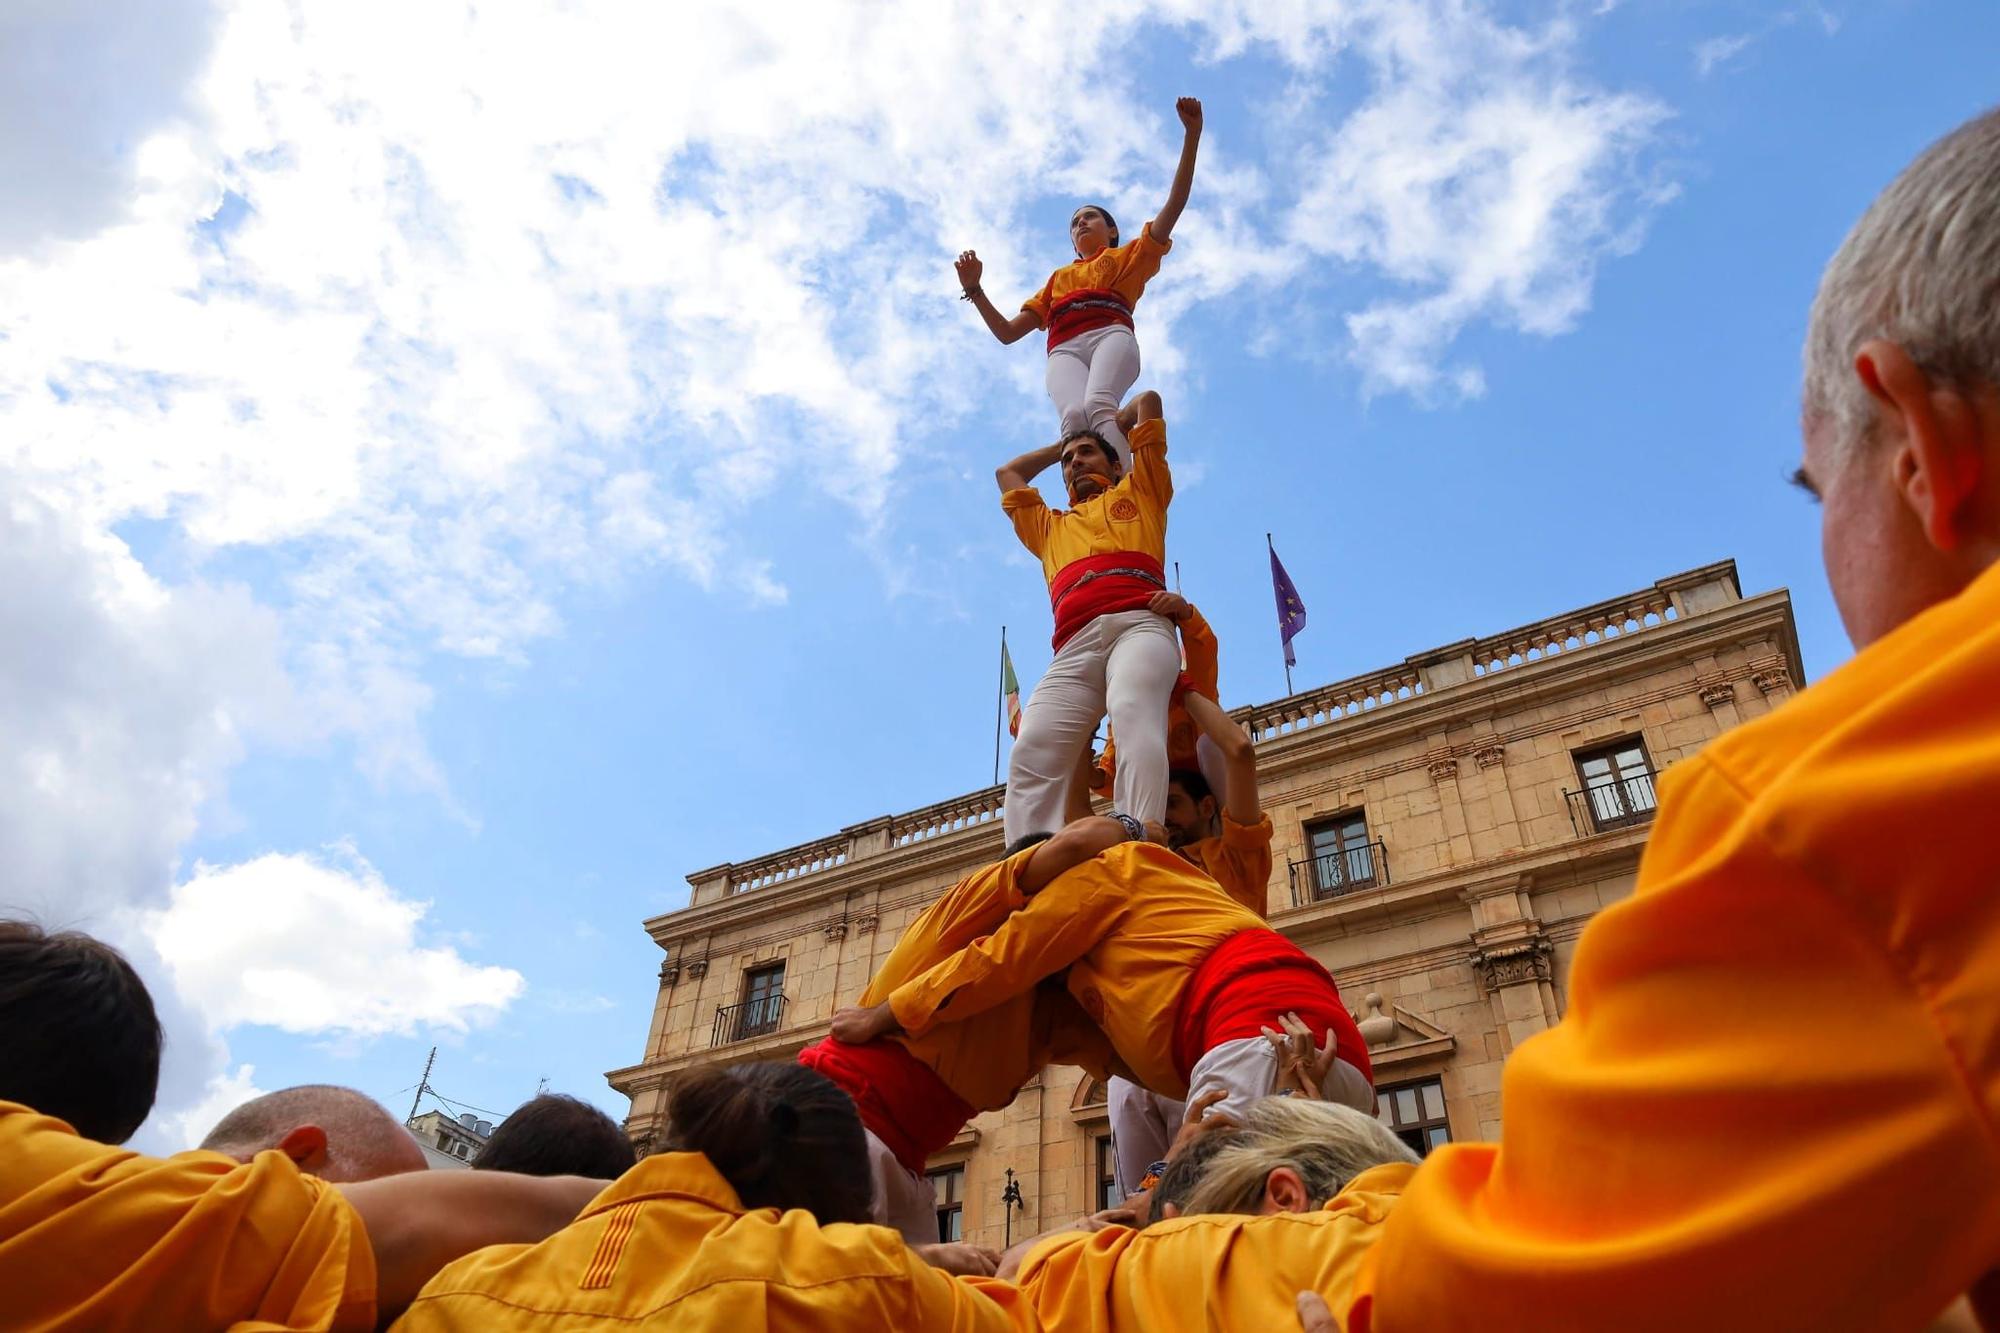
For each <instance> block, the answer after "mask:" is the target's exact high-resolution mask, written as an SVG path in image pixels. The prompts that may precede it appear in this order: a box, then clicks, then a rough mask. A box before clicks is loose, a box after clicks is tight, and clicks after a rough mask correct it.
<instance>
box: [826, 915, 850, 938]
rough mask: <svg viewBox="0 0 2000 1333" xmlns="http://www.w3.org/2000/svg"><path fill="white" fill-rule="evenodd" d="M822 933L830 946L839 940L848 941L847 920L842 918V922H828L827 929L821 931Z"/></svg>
mask: <svg viewBox="0 0 2000 1333" xmlns="http://www.w3.org/2000/svg"><path fill="white" fill-rule="evenodd" d="M821 933H822V934H824V935H825V936H826V940H827V943H829V944H832V943H834V942H835V941H838V940H844V939H846V938H847V921H846V919H845V918H842V919H841V920H838V921H829V922H827V923H826V926H825V928H824V929H823V930H822V931H821Z"/></svg>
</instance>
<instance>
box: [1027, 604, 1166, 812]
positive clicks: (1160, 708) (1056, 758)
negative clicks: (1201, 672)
mask: <svg viewBox="0 0 2000 1333" xmlns="http://www.w3.org/2000/svg"><path fill="white" fill-rule="evenodd" d="M1180 670H1181V650H1180V644H1179V642H1178V641H1177V640H1176V639H1175V638H1174V627H1173V623H1172V622H1171V621H1169V620H1168V619H1167V618H1166V617H1164V616H1156V615H1154V614H1153V613H1152V612H1151V611H1117V612H1113V613H1112V614H1110V615H1104V616H1099V617H1098V618H1097V619H1095V620H1093V621H1091V622H1090V623H1089V624H1088V625H1085V626H1084V627H1083V628H1082V629H1080V630H1078V631H1077V632H1076V633H1075V634H1072V635H1071V636H1070V637H1069V640H1068V642H1066V643H1064V644H1063V646H1062V651H1060V652H1058V653H1057V654H1056V658H1055V661H1053V662H1051V663H1049V669H1048V671H1047V672H1045V673H1044V674H1043V676H1042V678H1041V680H1039V681H1038V682H1036V684H1035V692H1034V693H1033V694H1032V695H1030V696H1029V697H1028V707H1027V708H1026V710H1024V711H1023V712H1022V714H1021V734H1020V736H1019V737H1018V738H1017V739H1016V740H1015V741H1014V749H1013V752H1012V753H1011V754H1010V755H1009V756H1008V758H1007V797H1006V801H1007V804H1006V813H1005V818H1004V820H1003V823H1004V825H1005V828H1006V838H1007V841H1008V842H1009V843H1011V842H1013V841H1014V839H1016V838H1018V837H1020V836H1021V835H1022V834H1024V833H1042V832H1054V831H1055V830H1057V829H1059V828H1061V827H1062V826H1063V798H1064V796H1065V795H1066V793H1067V792H1068V790H1069V780H1070V777H1071V775H1072V774H1073V773H1074V772H1075V769H1076V760H1077V756H1078V755H1079V754H1080V753H1082V751H1083V747H1084V746H1086V745H1088V744H1089V743H1090V735H1091V732H1093V731H1094V730H1096V728H1097V720H1098V719H1099V718H1101V717H1103V716H1104V715H1105V714H1106V713H1109V714H1110V715H1111V726H1112V729H1113V730H1114V731H1116V732H1117V733H1118V772H1117V773H1116V775H1114V776H1113V778H1112V783H1111V800H1112V804H1113V806H1114V807H1115V808H1116V809H1118V810H1119V811H1120V812H1122V813H1124V814H1128V815H1131V816H1133V817H1134V818H1135V819H1139V820H1141V821H1153V820H1158V819H1159V818H1160V817H1161V816H1162V815H1164V814H1165V813H1166V812H1167V696H1168V695H1170V694H1171V693H1172V692H1173V688H1174V678H1175V677H1176V676H1178V675H1179V674H1180Z"/></svg>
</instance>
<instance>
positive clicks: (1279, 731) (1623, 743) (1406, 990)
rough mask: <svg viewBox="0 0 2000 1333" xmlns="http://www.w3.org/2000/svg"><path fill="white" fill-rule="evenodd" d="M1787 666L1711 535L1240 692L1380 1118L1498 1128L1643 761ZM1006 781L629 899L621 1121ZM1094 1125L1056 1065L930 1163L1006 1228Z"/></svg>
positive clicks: (1083, 1160)
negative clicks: (643, 915)
mask: <svg viewBox="0 0 2000 1333" xmlns="http://www.w3.org/2000/svg"><path fill="white" fill-rule="evenodd" d="M1802 668H1803V664H1802V663H1801V661H1800V659H1799V650H1798V640H1797V633H1796V629H1795V626H1794V623H1793V619H1792V610H1791V602H1790V599H1789V597H1788V596H1787V595H1786V593H1785V592H1784V591H1782V590H1778V591H1773V592H1766V593H1762V594H1759V595H1757V596H1754V597H1749V598H1745V597H1743V596H1742V594H1741V591H1740V589H1739V586H1738V583H1737V578H1736V567H1735V564H1734V562H1733V561H1724V562H1722V563H1720V564H1716V565H1710V566H1707V567H1705V568H1702V569H1696V570H1690V571H1688V572H1687V573H1684V574H1678V575H1675V576H1673V577H1671V578H1666V579H1662V580H1660V581H1659V582H1657V583H1655V584H1654V585H1653V586H1652V587H1651V588H1648V589H1645V590H1642V591H1640V592H1637V593H1633V594H1631V595H1629V596H1625V597H1618V598H1613V599H1611V600H1609V601H1606V602H1601V603H1599V604H1597V605H1595V606H1590V607H1585V608H1582V609H1580V610H1577V611H1573V612H1569V613H1567V614H1564V615H1558V616H1553V617H1551V618H1549V619H1547V620H1544V621H1542V622H1540V623H1538V624H1535V625H1530V626H1526V627H1523V628H1521V629H1518V630H1513V631H1509V632H1507V633H1504V634H1497V635H1492V636H1490V637H1487V638H1484V639H1478V640H1465V641H1463V642H1460V643H1456V644H1451V645H1447V646H1445V647H1442V648H1438V649H1434V650H1432V651H1430V652H1426V653H1421V654H1418V655H1416V656H1413V657H1410V658H1408V659H1406V660H1405V661H1404V662H1403V663H1402V664H1400V665H1398V666H1394V667H1389V668H1386V669H1384V670H1381V671H1376V672H1371V673H1369V674H1367V675H1364V676H1360V677H1356V678H1355V679H1352V680H1348V681H1342V682H1339V683H1337V684H1333V685H1327V686H1323V687H1321V688H1318V689H1313V690H1308V691H1305V692H1303V693H1300V694H1295V695H1292V696H1290V697H1288V698H1284V699H1279V700H1276V701H1275V702H1272V703H1269V704H1262V705H1257V706H1254V707H1249V708H1242V709H1238V710H1236V711H1235V713H1234V716H1235V717H1236V718H1237V719H1238V720H1239V721H1240V722H1241V723H1242V724H1243V725H1244V726H1245V727H1246V728H1247V729H1248V730H1249V732H1250V734H1251V736H1252V737H1253V738H1254V740H1255V741H1256V742H1257V760H1258V766H1259V773H1260V793H1261V797H1262V801H1263V806H1264V809H1265V810H1266V811H1267V812H1268V813H1269V814H1270V816H1271V818H1272V821H1273V823H1274V824H1275V826H1276V830H1277V837H1276V841H1275V844H1274V848H1273V852H1274V860H1275V867H1274V871H1273V875H1272V882H1271V886H1270V915H1271V922H1272V925H1273V926H1274V927H1275V928H1277V929H1279V930H1282V931H1283V932H1284V933H1285V934H1286V935H1288V936H1290V937H1291V938H1292V939H1294V940H1296V941H1297V942H1298V943H1299V944H1300V945H1302V946H1303V947H1305V948H1306V949H1307V950H1308V951H1310V952H1311V953H1312V954H1313V955H1314V956H1316V957H1317V958H1319V959H1320V960H1321V961H1322V962H1324V963H1325V964H1326V965H1327V967H1328V968H1329V969H1331V970H1332V972H1333V974H1334V976H1335V977H1336V978H1337V979H1338V981H1339V982H1340V986H1341V992H1342V994H1343V995H1344V996H1346V997H1347V1000H1348V1003H1349V1005H1350V1007H1351V1008H1352V1009H1353V1010H1354V1012H1355V1014H1356V1016H1357V1018H1359V1019H1360V1020H1361V1021H1362V1030H1363V1032H1364V1034H1365V1035H1366V1036H1367V1038H1368V1040H1369V1044H1370V1046H1371V1048H1372V1055H1373V1059H1374V1063H1375V1071H1376V1083H1377V1087H1378V1089H1381V1090H1383V1091H1384V1092H1390V1091H1391V1090H1393V1089H1396V1088H1398V1087H1402V1088H1404V1089H1406V1090H1408V1092H1409V1095H1407V1096H1405V1097H1404V1098H1402V1099H1400V1103H1399V1099H1397V1098H1395V1097H1394V1096H1393V1095H1392V1096H1387V1097H1385V1098H1384V1110H1383V1114H1384V1117H1385V1118H1387V1119H1392V1120H1393V1121H1395V1122H1396V1123H1397V1126H1398V1128H1399V1129H1402V1130H1404V1131H1405V1133H1406V1136H1407V1137H1410V1138H1411V1139H1412V1140H1413V1141H1421V1140H1424V1139H1425V1137H1426V1136H1428V1138H1429V1139H1430V1140H1431V1141H1435V1140H1438V1139H1440V1138H1442V1137H1444V1136H1445V1135H1447V1134H1448V1135H1449V1136H1450V1137H1451V1138H1457V1139H1472V1138H1490V1137H1492V1136H1493V1135H1494V1134H1496V1133H1497V1131H1498V1130H1499V1127H1500V1067H1501V1062H1502V1061H1503V1060H1504V1059H1505V1058H1506V1056H1507V1053H1508V1052H1509V1051H1511V1050H1512V1049H1513V1048H1514V1046H1515V1045H1516V1044H1518V1043H1519V1042H1521V1041H1523V1040H1524V1039H1526V1038H1528V1037H1530V1036H1533V1035H1534V1034H1535V1033H1537V1032H1540V1031H1542V1030H1543V1029H1544V1028H1547V1027H1548V1026H1550V1025H1551V1024H1552V1023H1554V1022H1555V1021H1556V1020H1557V1018H1558V1017H1560V1016H1561V1014H1562V1012H1563V1009H1564V1005H1565V978H1566V976H1567V974H1568V967H1569V958H1570V954H1571V952H1572V950H1573V949H1574V947H1575V943H1576V939H1577V936H1578V935H1580V934H1581V933H1582V931H1583V929H1584V926H1585V925H1586V924H1587V923H1588V922H1589V920H1590V918H1591V916H1592V915H1594V914H1595V913H1596V912H1597V911H1598V909H1599V908H1601V907H1603V906H1605V905H1607V904H1609V903H1612V902H1615V901H1617V900H1618V899H1619V898H1621V897H1623V896H1625V895H1626V894H1627V893H1628V892H1630V890H1631V886H1632V882H1633V876H1634V873H1635V871H1636V869H1637V866H1638V861H1639V854H1640V851H1641V849H1642V847H1643V846H1644V843H1645V838H1646V833H1647V828H1648V822H1647V821H1648V820H1649V819H1650V816H1651V809H1652V800H1653V795H1652V793H1653V785H1652V775H1653V773H1654V772H1656V771H1658V770H1661V769H1665V768H1668V767H1670V766H1672V764H1673V763H1674V762H1675V761H1676V760H1679V759H1681V758H1683V757H1685V756H1687V755H1689V754H1692V753H1693V752H1694V751H1696V750H1698V749H1699V748H1700V747H1701V746H1702V745H1703V744H1705V743H1706V742H1708V741H1709V740H1710V739H1712V738H1713V737H1715V736H1716V735H1718V734H1719V733H1721V732H1722V731H1723V730H1725V729H1727V728H1728V727H1731V726H1734V725H1736V723H1737V722H1739V721H1741V720H1743V719H1745V718H1750V717H1755V716H1758V715H1760V714H1762V713H1765V712H1767V711H1769V710H1770V709H1771V708H1773V707H1775V706H1776V705H1777V704H1779V703H1781V702H1782V701H1783V700H1784V699H1785V698H1787V697H1789V695H1790V693H1791V691H1792V690H1793V689H1794V688H1797V685H1798V684H1799V683H1802V682H1803V681H1804V680H1805V674H1804V671H1803V669H1802ZM1593 773H1594V775H1595V776H1594V777H1593ZM1002 794H1003V793H1002V792H1001V790H1000V789H999V788H989V789H987V790H985V791H980V792H973V793H971V794H969V795H965V796H961V797H957V798H955V799H953V800H949V801H944V802H941V803H939V804H937V805H933V806H929V807H926V808H925V809H923V810H918V811H914V812H911V813H909V814H904V815H894V816H885V817H883V818H880V819H875V820H870V821H868V822H866V823H862V824H856V825H854V826H852V827H850V828H847V829H843V830H841V831H840V832H839V833H838V834H835V835H834V836H832V837H829V838H823V839H820V840H818V841H815V842H812V843H808V844H805V845H803V846H800V847H795V848H791V849H788V850H786V851H782V852H778V853H775V854H773V855H770V856H766V857H762V858H760V859H758V860H755V861H751V862H746V863H743V864H729V865H720V866H715V867H713V868H711V869H708V870H702V871H698V872H696V873H694V874H692V875H690V876H688V880H689V883H690V884H691V885H692V886H693V890H694V892H693V896H692V900H691V902H690V905H689V906H688V907H687V908H685V909H683V910H681V911H677V912H670V913H667V914H666V915H663V916H659V917H655V918H653V919H651V920H649V921H647V922H646V923H645V924H646V930H647V932H648V933H649V934H650V935H651V936H652V937H653V939H654V940H655V941H656V942H657V943H658V944H659V945H660V946H661V948H662V949H664V950H665V951H666V959H665V961H664V962H663V963H662V964H661V967H660V974H659V997H658V1001H657V1003H656V1005H655V1008H654V1013H653V1020H652V1026H651V1030H650V1031H649V1032H648V1033H647V1035H646V1045H645V1051H644V1059H643V1060H642V1062H640V1063H639V1064H636V1065H633V1066H631V1067H630V1068H626V1069H620V1070H615V1071H613V1072H612V1073H611V1074H610V1075H609V1077H610V1080H611V1083H612V1086H613V1087H615V1088H617V1089H618V1090H619V1091H621V1092H624V1093H626V1094H628V1095H629V1096H630V1097H631V1098H632V1113H631V1117H630V1119H629V1120H628V1121H627V1126H628V1128H629V1130H630V1131H631V1133H632V1134H633V1136H634V1137H635V1139H637V1140H638V1141H639V1142H640V1143H641V1144H642V1146H643V1145H645V1144H649V1143H651V1142H652V1141H653V1140H654V1139H655V1138H656V1136H657V1135H658V1134H659V1133H660V1132H661V1130H662V1128H663V1124H662V1120H663V1108H664V1104H665V1094H666V1089H667V1087H668V1086H669V1085H670V1083H671V1081H672V1079H673V1077H674V1075H675V1073H676V1072H677V1071H679V1070H682V1069H686V1068H689V1067H691V1066H694V1065H698V1064H703V1063H706V1062H709V1061H713V1060H728V1061H737V1060H753V1059H772V1058H785V1057H789V1056H790V1055H791V1054H793V1053H794V1052H796V1051H797V1050H798V1049H799V1047H801V1046H802V1045H804V1044H805V1043H807V1042H809V1041H813V1040H816V1039H818V1038H819V1037H821V1036H823V1035H824V1034H825V1032H826V1024H827V1019H828V1017H829V1016H830V1015H831V1014H832V1012H833V1010H834V1008H835V1007H836V1006H837V1005H839V1004H841V1003H848V1002H852V1000H853V999H854V998H855V997H856V996H857V995H859V993H860V991H861V988H862V986H863V985H864V984H865V983H866V982H867V980H868V978H869V976H870V974H871V973H872V971H873V969H874V967H875V964H876V962H877V960H879V959H880V958H881V957H883V956H884V955H886V954H887V952H888V951H889V949H890V948H891V947H892V945H893V944H894V942H895V940H896V938H897V935H898V932H899V931H900V930H901V929H902V927H903V925H904V923H905V922H907V921H908V920H909V919H910V918H911V917H912V916H913V915H915V913H916V912H917V911H918V910H919V909H920V908H921V907H922V906H923V905H924V904H925V903H926V902H928V901H929V900H930V899H931V898H932V897H933V896H934V895H935V894H936V893H937V892H938V891H940V890H941V889H942V888H943V887H945V886H946V885H948V884H950V883H952V882H954V881H955V880H957V879H958V878H959V877H960V876H962V875H964V874H965V873H966V872H967V871H969V870H970V869H972V868H973V867H975V866H977V865H979V864H981V863H984V862H986V861H988V860H991V859H992V858H993V857H995V856H996V855H997V854H998V852H999V849H1000V822H999V808H1000V801H1001V797H1002ZM1315 830H1317V831H1318V836H1319V840H1320V841H1319V844H1318V847H1317V851H1318V854H1317V855H1316V854H1315V852H1316V848H1315V844H1314V831H1315ZM1336 831H1337V832H1336ZM1336 837H1338V838H1339V841H1338V842H1337V843H1336V842H1334V841H1333V840H1334V839H1335V838H1336ZM779 965H782V967H783V973H782V982H781V983H779V982H778V981H777V979H776V976H775V969H776V968H777V967H778V966H779ZM1433 1080H1434V1081H1435V1082H1432V1081H1433ZM1425 1084H1429V1085H1430V1086H1429V1087H1428V1089H1426V1088H1425V1087H1424V1086H1423V1085H1425ZM1440 1094H1441V1102H1442V1105H1441V1108H1440V1107H1439V1097H1440ZM1399 1105H1400V1107H1401V1110H1400V1111H1399V1110H1398V1106H1399ZM1440 1110H1441V1114H1435V1113H1434V1114H1426V1112H1427V1111H1428V1112H1438V1111H1440ZM1413 1116H1414V1119H1413V1118H1412V1117H1413ZM1106 1132H1107V1131H1106V1118H1105V1110H1104V1106H1103V1098H1102V1090H1101V1089H1098V1088H1095V1087H1093V1086H1091V1085H1090V1081H1089V1080H1088V1079H1086V1078H1084V1077H1083V1076H1082V1075H1081V1074H1080V1073H1079V1072H1078V1071H1076V1070H1074V1069H1050V1070H1047V1071H1045V1072H1044V1073H1043V1075H1042V1076H1041V1077H1040V1078H1038V1079H1036V1080H1035V1081H1033V1082H1031V1083H1030V1084H1029V1085H1028V1086H1027V1087H1026V1088H1024V1089H1022V1091H1021V1094H1020V1095H1019V1096H1018V1097H1017V1098H1016V1099H1015V1100H1014V1103H1013V1104H1012V1105H1011V1106H1009V1107H1008V1108H1007V1109H1006V1110H1005V1111H1001V1112H995V1113H989V1114H985V1115H982V1116H980V1117H979V1118H978V1119H977V1120H976V1121H974V1122H973V1124H972V1125H971V1126H970V1127H969V1128H968V1129H967V1130H966V1132H965V1133H963V1134H962V1135H960V1136H959V1138H958V1140H957V1141H956V1142H955V1143H953V1144H952V1145H951V1147H950V1148H949V1149H947V1150H946V1151H945V1152H944V1153H942V1154H940V1155H939V1156H938V1158H937V1159H935V1160H934V1161H933V1163H932V1166H933V1168H934V1169H942V1168H949V1167H954V1166H959V1167H962V1168H963V1170H964V1174H963V1176H962V1177H961V1178H960V1179H959V1180H958V1181H956V1182H955V1184H956V1187H957V1188H958V1192H959V1194H960V1197H962V1198H963V1200H964V1204H963V1213H962V1215H961V1218H960V1221H961V1224H962V1228H963V1234H964V1236H965V1237H966V1238H967V1239H970V1240H977V1241H981V1242H985V1243H989V1244H996V1245H997V1244H998V1243H999V1242H1000V1241H1001V1240H1002V1238H1003V1235H1004V1234H1005V1232H1006V1230H1007V1226H1008V1222H1009V1220H1010V1218H1009V1213H1010V1211H1011V1223H1012V1231H1013V1234H1014V1235H1015V1236H1017V1237H1018V1236H1021V1235H1027V1234H1032V1233H1033V1232H1035V1231H1037V1230H1040V1229H1043V1228H1045V1227H1049V1226H1053V1225H1057V1224H1059V1223H1062V1222H1066V1221H1069V1220H1071V1219H1073V1218H1075V1217H1076V1216H1078V1215H1079V1214H1082V1213H1086V1212H1089V1211H1091V1210H1092V1209H1094V1208H1095V1207H1097V1206H1098V1202H1097V1200H1098V1198H1099V1191H1100V1188H1101V1186H1100V1173H1101V1171H1102V1170H1104V1169H1108V1167H1107V1166H1106V1165H1105V1163H1106V1162H1107V1161H1108V1159H1107V1158H1105V1157H1103V1156H1102V1154H1101V1152H1100V1139H1101V1138H1102V1136H1104V1135H1105V1134H1106ZM1008 1169H1011V1170H1012V1171H1013V1173H1014V1176H1015V1178H1016V1180H1017V1181H1018V1183H1019V1186H1020V1194H1021V1196H1022V1203H1021V1205H1020V1206H1019V1207H1018V1208H1015V1209H1012V1210H1008V1209H1005V1208H1003V1206H1002V1204H1001V1195H1002V1190H1003V1187H1004V1181H1005V1179H1006V1177H1005V1172H1006V1171H1007V1170H1008Z"/></svg>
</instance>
